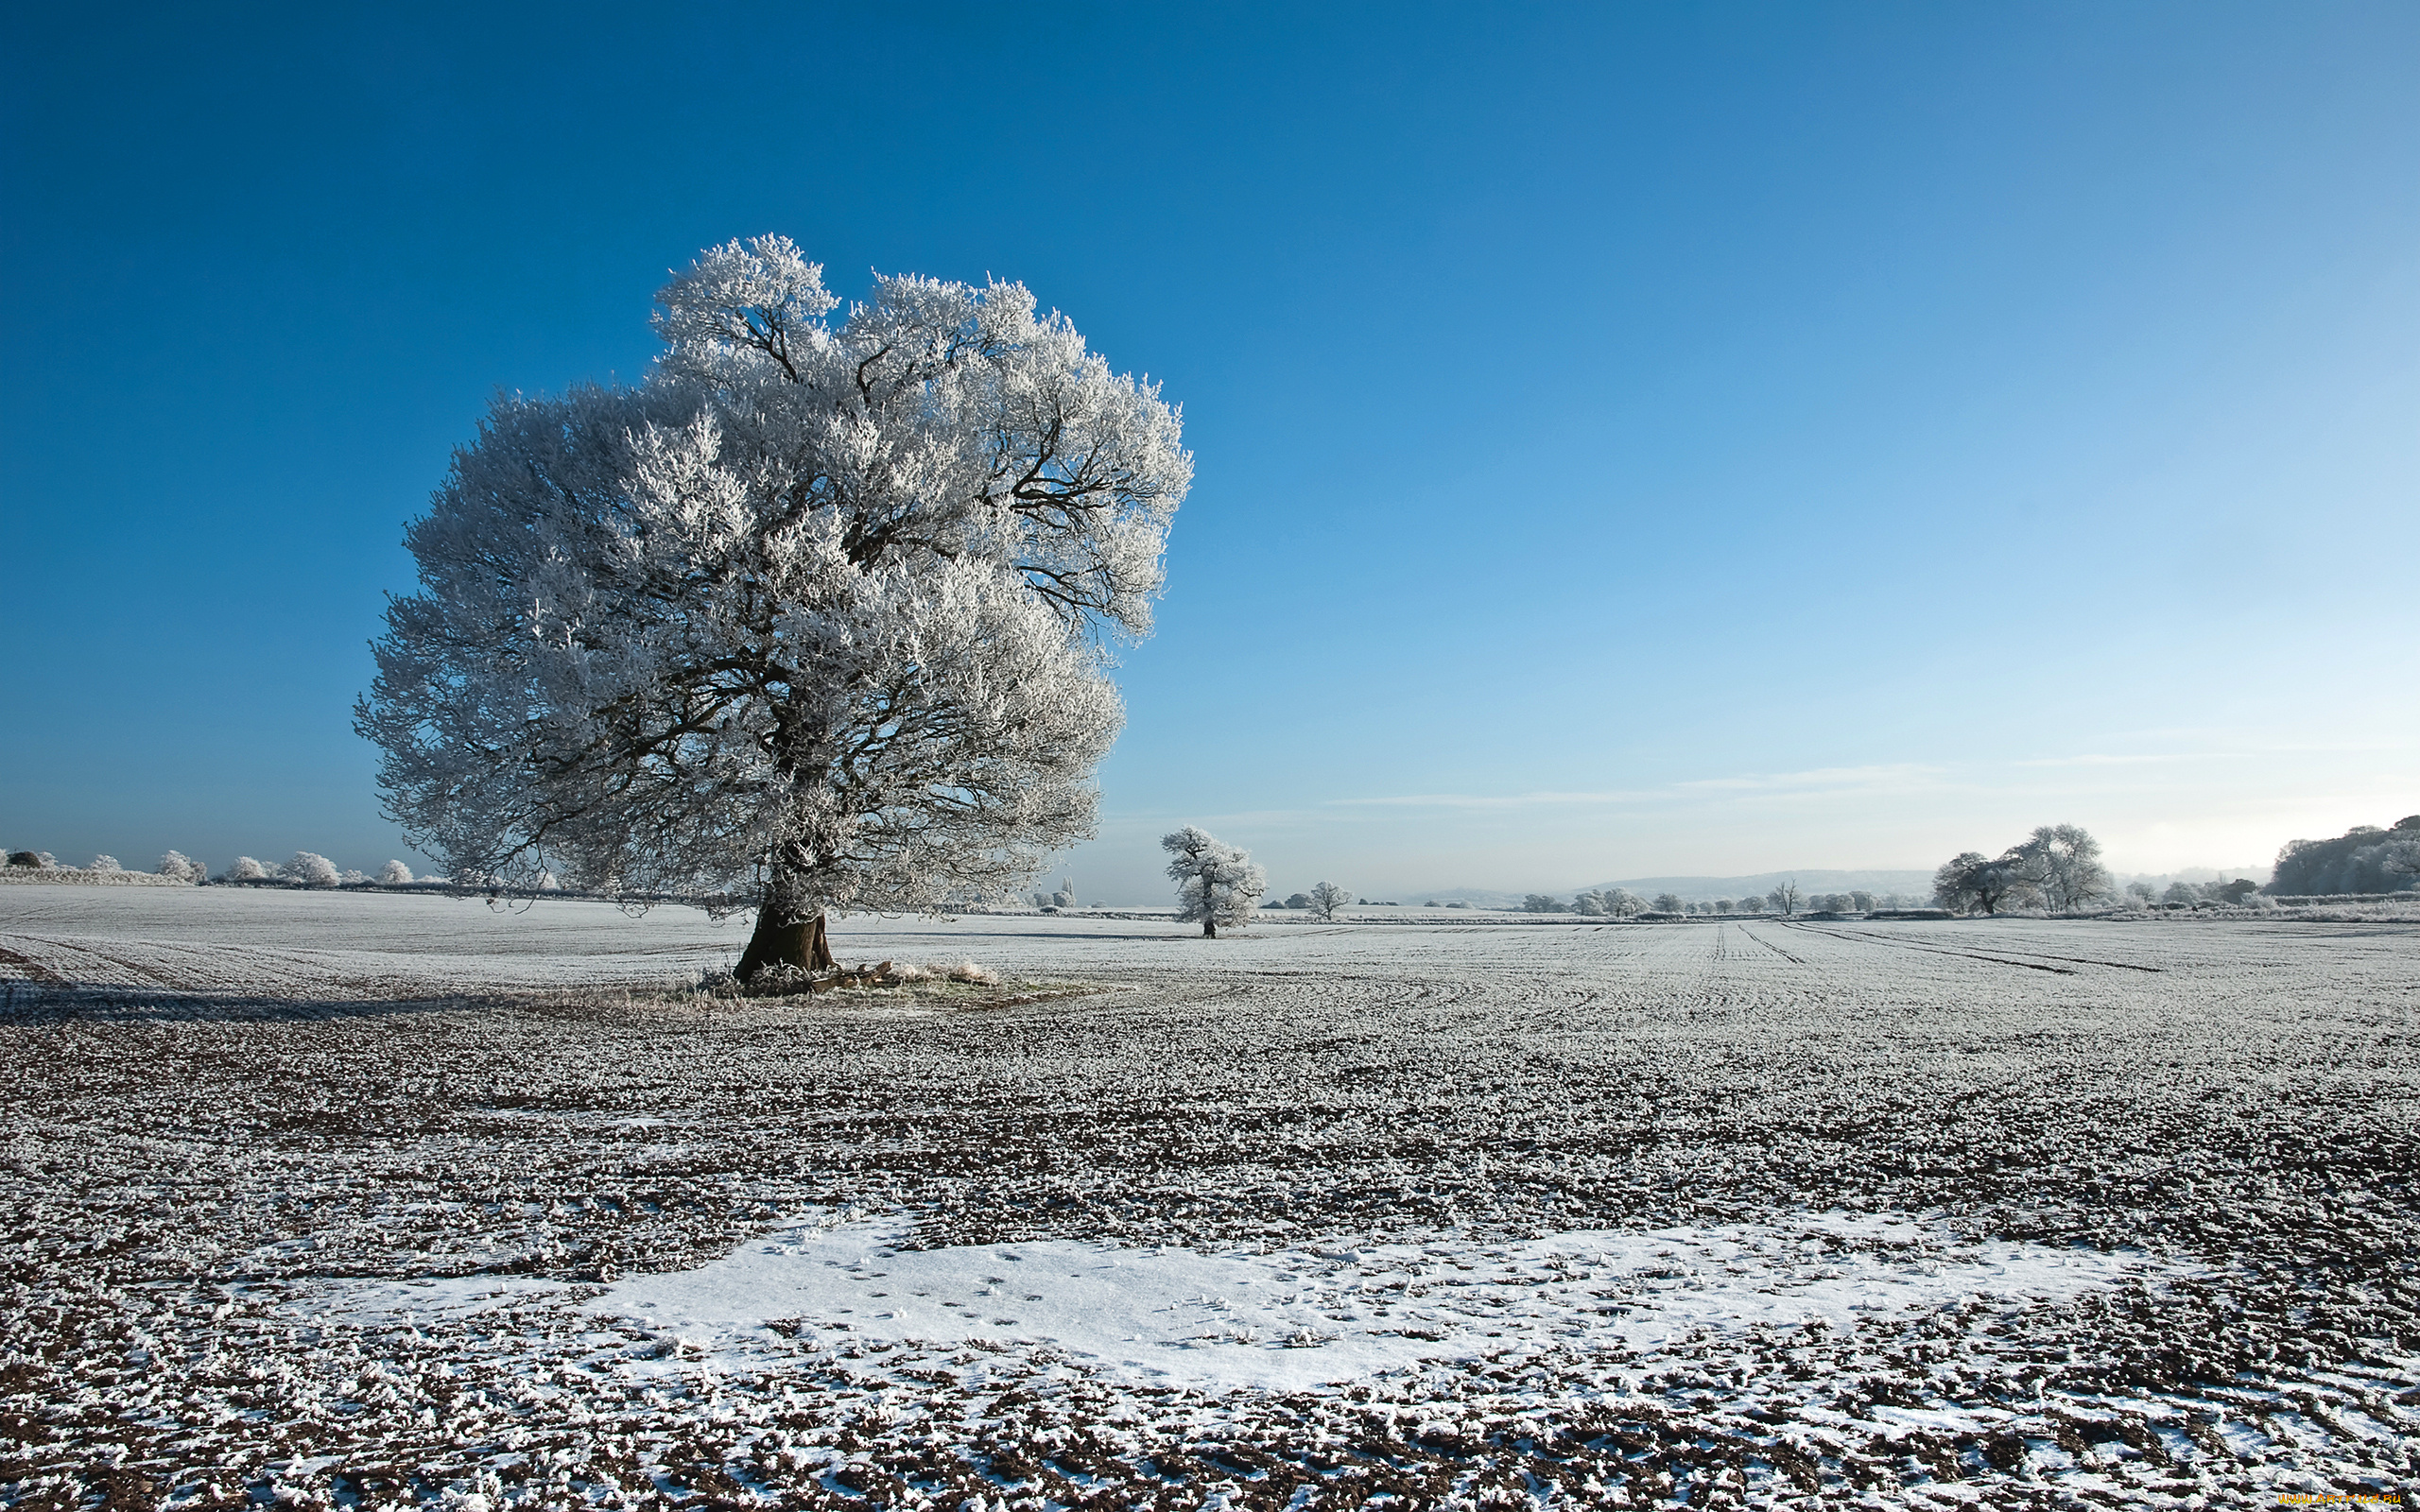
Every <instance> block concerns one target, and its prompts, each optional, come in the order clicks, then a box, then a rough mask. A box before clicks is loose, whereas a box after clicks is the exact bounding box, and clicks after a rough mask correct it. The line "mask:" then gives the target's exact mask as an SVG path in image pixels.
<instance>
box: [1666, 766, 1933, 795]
mask: <svg viewBox="0 0 2420 1512" xmlns="http://www.w3.org/2000/svg"><path fill="white" fill-rule="evenodd" d="M1942 771H1943V769H1942V768H1941V767H1938V766H1925V765H1917V764H1915V763H1913V762H1897V763H1893V764H1891V765H1882V766H1819V767H1817V768H1815V769H1814V770H1813V771H1806V772H1760V773H1753V774H1750V775H1747V776H1742V777H1702V778H1698V779H1696V780H1694V781H1692V782H1677V783H1674V784H1673V785H1674V786H1676V787H1679V788H1684V789H1686V790H1689V791H1693V792H1735V793H1739V792H1745V793H1772V792H1810V791H1827V792H1839V791H1864V792H1872V791H1876V790H1892V791H1896V790H1903V789H1907V788H1911V787H1930V786H1932V785H1934V784H1935V783H1936V782H1939V781H1940V780H1941V776H1942Z"/></svg>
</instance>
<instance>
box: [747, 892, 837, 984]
mask: <svg viewBox="0 0 2420 1512" xmlns="http://www.w3.org/2000/svg"><path fill="white" fill-rule="evenodd" d="M780 914H781V910H780V909H778V908H776V907H774V906H773V904H772V903H770V902H768V903H766V904H765V906H763V907H762V908H759V909H757V910H756V933H755V934H753V935H752V936H749V937H748V949H747V950H745V951H743V952H742V953H740V956H739V970H738V971H735V972H734V973H733V974H734V975H735V976H737V977H738V978H739V979H740V980H741V981H743V982H745V981H748V980H750V979H751V978H752V977H753V976H755V974H756V973H757V972H759V971H763V970H765V969H766V968H767V967H769V966H787V967H792V968H795V969H796V970H798V971H830V970H832V969H833V968H835V967H837V966H838V965H839V964H840V963H839V962H838V961H836V960H834V959H833V958H832V942H831V940H830V938H829V937H827V936H825V934H824V931H823V915H822V914H821V913H820V912H819V913H817V914H816V915H814V917H812V918H807V919H792V920H790V921H789V922H787V923H784V922H782V921H780V917H779V916H780Z"/></svg>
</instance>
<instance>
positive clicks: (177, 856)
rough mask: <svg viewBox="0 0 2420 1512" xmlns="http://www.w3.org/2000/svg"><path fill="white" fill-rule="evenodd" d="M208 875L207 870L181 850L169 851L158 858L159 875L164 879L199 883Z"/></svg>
mask: <svg viewBox="0 0 2420 1512" xmlns="http://www.w3.org/2000/svg"><path fill="white" fill-rule="evenodd" d="M209 874H210V872H209V868H205V867H204V866H203V865H202V864H201V863H200V862H199V861H196V860H195V859H194V858H193V857H191V856H189V855H187V854H185V853H184V852H183V851H169V852H168V853H167V854H166V855H164V856H162V857H161V858H160V875H162V876H164V877H174V878H176V879H177V880H178V881H179V882H199V881H200V880H201V879H202V878H204V877H206V876H208V875H209Z"/></svg>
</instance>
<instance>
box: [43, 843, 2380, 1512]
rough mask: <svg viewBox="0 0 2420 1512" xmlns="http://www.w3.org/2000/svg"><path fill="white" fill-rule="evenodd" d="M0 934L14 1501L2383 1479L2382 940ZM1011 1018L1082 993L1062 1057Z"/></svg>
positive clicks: (96, 916)
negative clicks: (783, 948) (984, 970)
mask: <svg viewBox="0 0 2420 1512" xmlns="http://www.w3.org/2000/svg"><path fill="white" fill-rule="evenodd" d="M1387 912H1388V914H1389V915H1392V916H1395V917H1392V918H1389V919H1386V921H1385V923H1384V925H1383V927H1382V926H1381V925H1380V924H1379V922H1378V921H1377V920H1376V919H1372V921H1370V922H1348V923H1340V924H1337V925H1332V926H1331V925H1318V924H1308V923H1304V922H1299V921H1293V920H1288V921H1286V922H1284V923H1282V924H1278V923H1271V924H1269V925H1265V926H1263V927H1261V928H1259V929H1256V930H1254V931H1253V933H1252V934H1250V935H1247V936H1239V937H1233V938H1228V939H1222V940H1219V941H1216V942H1212V941H1204V940H1201V939H1198V938H1193V937H1189V936H1186V935H1185V934H1184V932H1183V931H1182V929H1181V928H1179V927H1178V926H1174V925H1171V924H1167V923H1164V922H1159V921H1154V920H1150V919H1086V918H1082V917H1071V918H1054V919H1045V918H1039V917H1030V916H1028V917H999V918H977V919H964V920H960V921H958V922H955V923H939V922H934V921H930V920H873V919H850V920H847V921H845V922H844V923H843V924H841V925H840V926H839V927H838V931H837V936H838V940H837V943H838V949H839V950H840V952H841V954H843V956H844V957H846V958H849V959H853V960H854V959H867V960H872V959H877V958H891V959H896V960H901V961H923V962H932V963H940V962H944V961H957V960H961V959H966V958H972V959H974V960H977V961H978V962H981V963H983V964H985V965H988V966H992V967H994V968H996V969H998V970H1000V971H1002V972H1003V973H1004V975H1006V976H1007V977H1008V978H1009V981H1007V982H1006V983H1004V984H1003V986H1002V988H1000V990H999V992H998V993H997V994H995V995H993V996H990V997H985V996H982V995H980V994H977V995H974V996H971V997H968V998H966V999H964V1000H961V1001H960V1002H959V1003H958V1004H956V1005H949V1004H937V1003H935V1002H933V1001H931V1000H923V1001H919V1002H915V1003H898V1004H894V1003H890V1002H885V1001H881V1000H879V999H876V998H871V997H859V998H856V999H853V1000H851V1001H846V1002H840V1001H835V1000H833V999H830V998H823V999H816V1000H812V1001H800V1002H794V1003H785V1002H778V1001H767V1000H741V1001H734V1000H724V999H713V998H701V997H697V996H685V995H679V994H670V995H667V994H665V993H663V992H661V991H659V990H657V989H658V988H663V987H665V986H666V985H668V984H673V983H679V982H685V981H687V980H690V979H692V978H693V977H694V975H695V973H697V972H698V971H701V970H703V969H706V968H709V967H714V966H721V965H727V964H728V963H729V962H730V961H731V960H732V959H733V958H734V957H735V954H736V952H737V949H738V946H739V944H740V942H741V937H742V936H741V927H740V926H739V925H737V924H733V925H729V926H724V927H717V926H716V925H714V924H712V923H711V922H709V921H707V920H706V919H703V918H702V917H701V916H700V915H698V914H696V913H694V912H690V911H687V910H678V909H661V910H658V911H656V912H654V913H651V914H648V916H646V917H644V918H642V919H627V918H624V917H623V916H622V915H620V914H618V913H616V912H615V911H614V910H613V909H611V908H610V907H607V906H604V905H601V904H596V903H586V902H571V901H560V902H558V901H547V902H541V903H539V904H537V905H536V906H535V907H534V908H530V909H527V910H525V911H521V912H512V911H499V910H492V909H490V908H489V907H488V906H487V905H485V904H484V903H481V902H475V901H463V900H455V899H448V898H442V897H431V896H408V895H406V896H397V895H363V894H321V893H307V892H283V891H281V892H257V891H245V890H238V889H216V888H205V889H183V888H144V889H124V890H119V889H102V888H80V889H79V888H70V887H55V888H53V887H36V886H27V887H17V888H10V889H8V890H7V891H6V892H5V893H0V978H4V979H5V998H6V1002H7V1005H8V1006H7V1009H6V1011H5V1015H0V1046H5V1054H6V1055H7V1057H8V1063H7V1068H6V1069H7V1074H8V1076H9V1087H10V1090H11V1096H10V1097H9V1099H8V1100H7V1102H6V1104H5V1114H0V1117H5V1119H6V1129H5V1132H6V1137H7V1145H6V1148H7V1160H6V1162H5V1165H0V1181H5V1183H6V1188H5V1204H0V1214H5V1229H0V1286H5V1291H0V1351H5V1354H0V1500H5V1501H7V1502H9V1503H12V1504H18V1505H25V1506H29V1507H31V1506H60V1507H65V1506H71V1505H72V1506H90V1505H94V1504H95V1498H96V1497H105V1498H107V1499H108V1502H109V1504H112V1505H119V1504H124V1505H146V1504H152V1503H161V1502H173V1503H176V1504H178V1505H185V1506H196V1507H199V1506H232V1505H234V1504H236V1503H241V1502H244V1501H247V1500H255V1501H257V1500H265V1499H266V1500H282V1501H285V1502H290V1503H295V1504H319V1505H334V1504H343V1505H365V1506H366V1505H373V1504H375V1505H387V1504H392V1503H396V1502H399V1501H400V1502H412V1501H421V1502H428V1503H450V1504H452V1505H455V1506H457V1507H461V1508H466V1509H467V1508H470V1507H473V1506H474V1505H475V1504H477V1503H479V1502H483V1503H485V1505H486V1506H487V1507H489V1508H492V1509H493V1508H499V1507H501V1506H503V1505H506V1504H513V1505H523V1504H527V1505H566V1504H587V1503H603V1504H614V1505H634V1504H640V1503H648V1504H669V1503H680V1502H684V1501H685V1502H691V1503H696V1504H715V1505H728V1504H754V1503H764V1504H769V1505H881V1506H933V1507H946V1508H963V1507H968V1506H973V1505H978V1504H979V1505H980V1506H982V1507H984V1508H985V1509H987V1512H989V1509H993V1508H997V1507H1001V1506H1014V1507H1026V1506H1031V1507H1037V1508H1039V1507H1044V1506H1086V1507H1091V1506H1099V1507H1113V1506H1114V1507H1129V1506H1140V1505H1147V1504H1148V1505H1152V1506H1158V1507H1170V1508H1173V1507H1196V1506H1213V1505H1224V1506H1233V1507H1247V1506H1249V1507H1271V1508H1276V1507H1293V1506H1328V1505H1364V1504H1377V1505H1400V1506H1446V1505H1460V1506H1488V1505H1507V1506H1520V1505H1533V1504H1551V1505H1562V1504H1573V1505H1624V1504H1655V1503H1674V1502H1685V1504H1688V1505H1691V1506H1720V1505H1791V1506H1807V1507H1814V1506H1824V1505H1837V1504H1843V1503H1865V1504H1887V1505H1911V1506H1923V1505H1975V1506H1989V1507H2002V1506H2033V1505H2040V1506H2064V1505H2071V1504H2094V1503H2098V1504H2105V1505H2155V1506H2156V1505H2177V1506H2187V1505H2242V1506H2273V1505H2275V1504H2277V1500H2278V1497H2279V1495H2280V1494H2281V1493H2292V1492H2325V1491H2359V1490H2369V1491H2383V1490H2388V1489H2404V1488H2408V1487H2409V1486H2410V1483H2411V1482H2412V1481H2413V1480H2414V1478H2415V1477H2420V1360H2415V1359H2414V1356H2415V1355H2420V1295H2415V1283H2414V1280H2413V1275H2414V1271H2415V1259H2420V1257H2415V1255H2414V1243H2413V1241H2414V1237H2415V1234H2420V1214H2415V1211H2414V1208H2413V1194H2412V1190H2411V1180H2412V1177H2413V1173H2414V1171H2415V1169H2420V1138H2415V1132H2420V1131H2416V1130H2415V1123H2416V1122H2420V1115H2416V1114H2415V1111H2414V1109H2415V1108H2420V1102H2416V1101H2415V1099H2414V1097H2413V1092H2414V1091H2415V1085H2414V1084H2415V1079H2420V1078H2416V1077H2415V1071H2420V1057H2415V1047H2414V1040H2413V1038H2412V1031H2413V1027H2414V1025H2413V1017H2414V1011H2415V1008H2420V931H2415V930H2414V929H2412V928H2411V927H2409V926H2405V925H2397V924H2393V923H2376V924H2321V923H2309V922H2268V921H2260V920H2224V921H2219V920H2206V921H2198V920H2197V921H2178V920H2172V919H2162V920H2156V921H2153V920H2143V921H2098V922H2078V923H2063V922H2048V921H2042V920H2007V921H2000V922H1955V923H1906V924H1860V923H1821V924H1784V923H1781V922H1777V921H1763V920H1759V921H1754V922H1748V923H1721V924H1714V923H1705V924H1673V925H1638V924H1608V925H1603V926H1597V925H1582V924H1576V923H1568V922H1565V923H1558V924H1556V925H1553V926H1546V925H1540V924H1534V923H1532V924H1523V925H1514V924H1509V923H1497V922H1492V921H1489V920H1485V919H1450V920H1449V919H1428V920H1422V919H1412V918H1408V917H1404V916H1402V915H1400V914H1399V913H1398V911H1393V910H1389V911H1387ZM1029 979H1049V980H1052V981H1054V982H1060V983H1063V982H1067V981H1080V982H1083V983H1087V984H1092V985H1094V986H1097V987H1098V988H1100V990H1098V991H1093V992H1089V993H1087V994H1085V995H1080V996H1072V997H1068V996H1061V997H1054V998H1051V999H1049V1000H1047V1001H1039V1002H1036V1001H1021V1000H1023V999H1027V998H1029V997H1031V996H1032V992H1031V989H1030V988H1026V987H1023V986H1022V985H1021V984H1023V983H1024V982H1026V981H1027V980H1029Z"/></svg>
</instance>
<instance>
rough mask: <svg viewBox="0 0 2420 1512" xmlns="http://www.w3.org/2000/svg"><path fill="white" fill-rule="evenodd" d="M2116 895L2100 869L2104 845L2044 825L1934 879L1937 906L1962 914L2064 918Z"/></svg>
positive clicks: (1954, 860)
mask: <svg viewBox="0 0 2420 1512" xmlns="http://www.w3.org/2000/svg"><path fill="white" fill-rule="evenodd" d="M2114 889H2115V884H2114V882H2113V879H2112V878H2111V877H2110V875H2109V868H2107V867H2105V866H2102V865H2101V863H2100V841H2098V840H2096V839H2094V838H2093V837H2092V836H2091V834H2089V833H2086V832H2085V831H2084V830H2083V827H2082V826H2080V825H2074V824H2045V825H2043V826H2041V827H2040V828H2038V829H2036V830H2035V831H2034V832H2033V833H2031V834H2030V835H2027V836H2026V837H2025V838H2024V839H2022V840H2019V841H2018V842H2017V843H2016V844H2014V845H2013V846H2010V847H2009V848H2008V849H2007V850H2005V851H2001V852H2000V853H1999V854H1998V855H1997V856H1986V855H1984V854H1983V853H1982V852H1980V851H1963V852H1962V853H1960V854H1958V855H1956V856H1953V857H1951V858H1950V859H1949V860H1947V861H1945V862H1944V863H1943V864H1942V867H1941V869H1940V870H1938V871H1936V872H1934V873H1933V877H1932V897H1933V902H1934V903H1935V904H1937V905H1939V906H1940V907H1943V908H1946V909H1948V910H1949V911H1950V912H1952V913H1957V914H1971V913H1976V912H1982V913H1986V914H1997V913H1998V912H2000V911H2001V910H2002V909H2005V908H2046V909H2048V910H2049V911H2050V912H2052V913H2059V914H2064V913H2067V912H2070V911H2072V910H2074V909H2077V908H2081V907H2083V906H2084V905H2085V904H2086V903H2090V902H2097V901H2099V900H2100V899H2102V898H2106V897H2108V896H2110V894H2111V893H2112V892H2113V891H2114Z"/></svg>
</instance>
